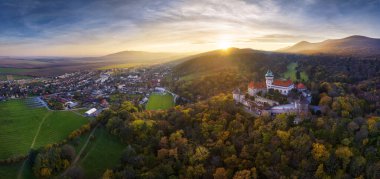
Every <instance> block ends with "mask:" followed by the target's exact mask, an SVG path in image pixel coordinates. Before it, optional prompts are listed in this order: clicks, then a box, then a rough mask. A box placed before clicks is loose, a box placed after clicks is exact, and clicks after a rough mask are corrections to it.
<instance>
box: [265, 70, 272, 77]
mask: <svg viewBox="0 0 380 179" xmlns="http://www.w3.org/2000/svg"><path fill="white" fill-rule="evenodd" d="M265 77H274V75H273V73H272V71H271V70H268V71H267V73H266V74H265Z"/></svg>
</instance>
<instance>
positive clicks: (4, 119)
mask: <svg viewBox="0 0 380 179" xmlns="http://www.w3.org/2000/svg"><path fill="white" fill-rule="evenodd" d="M28 100H30V99H26V100H10V101H6V102H0V124H1V125H0V146H1V147H0V159H6V158H9V157H12V156H19V155H25V154H27V153H28V151H29V149H30V148H35V149H37V148H39V147H42V146H45V145H47V144H51V143H55V142H59V141H61V140H63V139H65V138H67V136H68V135H69V134H70V133H71V132H72V131H73V130H75V129H77V128H79V127H80V126H82V125H83V124H85V123H87V122H88V120H87V119H86V118H84V117H82V116H79V115H77V114H75V113H73V112H70V111H48V110H47V109H46V108H43V107H39V108H34V107H31V106H29V105H28V103H29V102H28Z"/></svg>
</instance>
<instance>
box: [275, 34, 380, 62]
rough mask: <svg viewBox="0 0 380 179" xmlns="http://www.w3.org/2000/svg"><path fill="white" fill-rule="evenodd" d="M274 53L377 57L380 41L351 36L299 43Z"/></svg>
mask: <svg viewBox="0 0 380 179" xmlns="http://www.w3.org/2000/svg"><path fill="white" fill-rule="evenodd" d="M276 52H282V53H295V54H307V55H313V54H328V55H343V56H347V55H348V56H360V57H369V56H379V55H380V39H377V38H371V37H366V36H362V35H353V36H349V37H345V38H341V39H328V40H325V41H322V42H316V43H311V42H307V41H301V42H298V43H296V44H295V45H293V46H290V47H287V48H283V49H279V50H277V51H276Z"/></svg>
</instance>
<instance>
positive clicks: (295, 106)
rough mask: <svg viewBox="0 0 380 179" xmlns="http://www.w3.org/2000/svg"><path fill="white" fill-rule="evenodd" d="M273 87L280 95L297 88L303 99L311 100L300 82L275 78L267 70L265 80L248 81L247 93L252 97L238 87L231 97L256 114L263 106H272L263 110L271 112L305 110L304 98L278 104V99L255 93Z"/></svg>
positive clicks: (305, 102) (266, 90)
mask: <svg viewBox="0 0 380 179" xmlns="http://www.w3.org/2000/svg"><path fill="white" fill-rule="evenodd" d="M270 89H273V90H276V91H278V92H280V93H281V94H282V95H288V94H289V92H290V91H291V90H292V89H297V91H298V92H301V93H302V96H303V97H302V98H303V99H306V98H307V99H309V101H310V100H311V96H310V94H309V92H308V91H307V89H306V87H305V85H304V84H302V83H298V84H297V85H295V84H294V83H293V82H292V81H291V80H275V79H274V75H273V72H272V71H271V70H268V71H267V73H266V74H265V82H253V81H252V82H250V83H249V84H248V91H247V93H248V95H249V96H252V97H253V100H252V99H250V97H247V96H246V95H245V94H244V93H242V91H241V90H240V89H236V90H234V91H233V92H232V95H233V99H234V101H235V102H236V103H240V104H243V105H244V106H245V107H246V108H247V109H248V110H250V111H253V112H255V113H256V114H261V113H262V111H263V110H264V109H265V106H268V105H269V106H272V107H271V108H270V109H269V110H268V109H267V110H265V111H267V112H269V113H271V114H279V113H291V112H297V113H299V112H301V111H307V108H308V107H307V106H308V105H307V104H308V103H309V102H307V101H306V100H296V101H294V102H292V103H290V104H285V105H280V104H279V102H278V101H274V100H271V99H267V98H264V97H262V96H259V95H257V93H258V92H263V93H266V92H268V90H270Z"/></svg>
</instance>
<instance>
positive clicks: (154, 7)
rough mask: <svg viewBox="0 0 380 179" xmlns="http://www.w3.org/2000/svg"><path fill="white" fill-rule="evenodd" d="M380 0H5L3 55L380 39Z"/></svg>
mask: <svg viewBox="0 0 380 179" xmlns="http://www.w3.org/2000/svg"><path fill="white" fill-rule="evenodd" d="M379 8H380V1H379V0H366V1H360V0H348V1H347V0H305V1H301V0H289V1H282V0H262V1H257V0H203V1H198V0H156V1H151V0H67V1H59V0H49V1H48V0H19V1H14V0H2V1H1V2H0V22H1V25H0V55H20V54H21V53H22V54H23V55H29V54H30V55H81V56H85V55H103V54H107V53H111V52H115V51H119V50H150V51H170V50H173V49H175V50H178V51H204V50H211V49H214V48H217V43H218V42H219V41H229V42H230V43H231V44H232V45H234V46H237V47H250V48H256V49H266V50H271V49H277V48H281V47H284V46H287V45H289V44H291V43H296V42H297V41H300V40H309V41H320V40H324V39H325V38H339V37H344V36H348V35H352V34H362V35H368V36H373V37H379V36H380V32H379V31H378V30H377V29H379V27H380V24H379V23H378V17H379V16H380V12H379V11H378V9H379Z"/></svg>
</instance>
